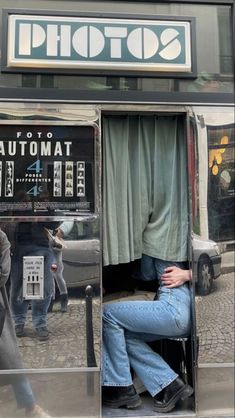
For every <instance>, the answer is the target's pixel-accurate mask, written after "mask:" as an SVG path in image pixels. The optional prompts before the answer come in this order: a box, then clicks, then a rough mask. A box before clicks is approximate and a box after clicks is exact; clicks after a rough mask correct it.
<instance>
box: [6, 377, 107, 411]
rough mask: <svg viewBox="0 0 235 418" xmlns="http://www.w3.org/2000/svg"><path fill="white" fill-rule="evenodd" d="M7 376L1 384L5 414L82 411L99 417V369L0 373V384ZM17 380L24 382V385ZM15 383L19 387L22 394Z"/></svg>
mask: <svg viewBox="0 0 235 418" xmlns="http://www.w3.org/2000/svg"><path fill="white" fill-rule="evenodd" d="M7 379H8V380H9V379H10V382H11V385H9V386H0V410H1V416H2V417H4V418H16V417H17V418H20V417H22V418H23V417H25V416H27V417H36V418H39V417H44V418H46V417H47V418H50V417H67V418H69V417H71V418H72V417H77V418H78V417H82V418H84V411H85V416H87V417H92V418H100V386H99V372H94V371H91V370H90V371H87V372H84V371H77V370H76V371H75V370H73V371H72V370H70V371H69V372H68V371H61V370H60V371H51V372H50V371H48V372H47V373H27V375H25V374H24V373H22V374H17V373H13V374H11V376H10V377H9V376H7V375H6V374H5V375H4V374H3V375H0V383H1V384H2V383H3V382H4V380H5V381H6V380H7ZM19 382H23V383H24V387H25V389H23V390H22V387H23V384H22V383H21V385H20V383H19ZM26 382H27V385H26ZM12 385H13V388H14V391H12V387H11V386H12ZM16 387H18V388H21V394H20V390H17V389H16ZM30 403H31V405H32V406H30ZM26 405H28V407H26ZM25 410H26V414H25Z"/></svg>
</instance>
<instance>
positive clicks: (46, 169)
mask: <svg viewBox="0 0 235 418" xmlns="http://www.w3.org/2000/svg"><path fill="white" fill-rule="evenodd" d="M95 132H96V129H95V126H93V125H81V126H80V125H79V126H67V125H66V126H65V125H59V124H58V125H41V126H39V125H37V126H36V125H2V127H1V131H0V213H1V214H2V215H4V214H5V215H6V216H8V215H9V214H16V215H21V214H23V213H24V214H38V213H39V212H45V213H47V214H50V213H53V214H56V212H61V211H62V212H64V213H65V214H66V213H67V212H69V213H70V212H76V213H78V212H82V213H84V212H86V213H91V212H93V211H94V206H95V202H94V195H95V193H94V184H95V181H94V161H95Z"/></svg>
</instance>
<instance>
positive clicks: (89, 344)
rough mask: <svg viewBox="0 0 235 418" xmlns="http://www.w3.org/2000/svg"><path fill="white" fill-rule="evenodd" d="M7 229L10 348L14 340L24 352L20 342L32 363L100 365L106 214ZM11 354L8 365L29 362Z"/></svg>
mask: <svg viewBox="0 0 235 418" xmlns="http://www.w3.org/2000/svg"><path fill="white" fill-rule="evenodd" d="M1 228H2V230H1V231H0V233H1V244H2V253H1V254H2V257H1V264H2V268H3V269H4V270H3V271H4V278H5V279H4V281H6V289H4V286H2V287H1V293H2V295H1V298H2V304H3V305H4V306H5V307H6V308H7V309H9V311H7V320H5V323H4V327H3V332H2V336H1V350H3V353H7V352H8V350H10V351H11V350H12V347H13V346H14V347H15V350H16V353H17V357H19V356H18V354H19V353H18V351H17V346H18V347H19V351H20V352H21V354H22V358H23V364H22V366H23V367H24V368H30V369H38V368H39V369H40V368H55V367H56V368H61V367H64V368H76V367H87V366H88V367H95V366H99V363H100V326H101V324H100V240H99V232H100V231H99V221H98V219H96V220H93V221H89V220H87V222H79V221H78V220H76V219H74V220H65V221H56V222H55V221H43V220H40V221H38V222H35V221H33V222H5V223H2V224H1ZM3 231H4V232H3ZM10 254H11V257H10ZM8 276H9V278H8V280H7V277H8ZM2 284H3V283H2ZM5 290H6V291H5ZM7 298H9V305H10V306H8V302H7ZM10 314H11V315H12V318H13V323H12V322H11V320H10ZM14 331H15V333H16V337H17V340H16V339H15V336H14ZM8 334H10V335H11V338H10V339H9V338H8ZM1 357H2V355H1ZM13 359H14V355H13ZM9 361H11V360H9ZM9 361H8V360H7V361H6V362H5V363H4V362H3V364H2V365H1V368H2V369H8V368H18V367H21V363H19V364H18V363H16V364H15V363H14V364H15V366H13V365H11V364H10V365H9ZM14 362H15V360H14Z"/></svg>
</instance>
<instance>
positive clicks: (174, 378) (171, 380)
mask: <svg viewBox="0 0 235 418" xmlns="http://www.w3.org/2000/svg"><path fill="white" fill-rule="evenodd" d="M177 377H179V375H178V374H176V375H175V377H173V378H172V379H170V380H169V381H168V382H167V383H165V384H164V385H162V387H161V389H160V390H158V391H157V392H155V393H154V394H152V393H151V396H152V397H153V398H154V396H156V395H157V394H158V393H160V392H161V391H162V390H163V389H165V388H166V387H167V386H168V385H170V384H171V383H172V382H174V380H176V379H177Z"/></svg>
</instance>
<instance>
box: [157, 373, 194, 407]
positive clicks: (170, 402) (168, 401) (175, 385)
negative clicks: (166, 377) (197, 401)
mask: <svg viewBox="0 0 235 418" xmlns="http://www.w3.org/2000/svg"><path fill="white" fill-rule="evenodd" d="M192 393H193V388H191V386H189V385H186V384H185V383H184V382H183V380H182V379H180V377H177V379H175V380H174V381H173V382H172V383H170V384H169V385H168V386H166V387H165V388H164V389H163V390H162V391H161V392H159V393H158V394H157V395H156V396H154V404H153V409H154V411H156V412H170V411H172V409H174V407H175V405H176V403H177V402H178V401H179V400H180V399H186V398H188V397H189V396H191V395H192Z"/></svg>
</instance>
